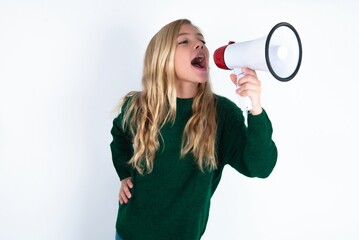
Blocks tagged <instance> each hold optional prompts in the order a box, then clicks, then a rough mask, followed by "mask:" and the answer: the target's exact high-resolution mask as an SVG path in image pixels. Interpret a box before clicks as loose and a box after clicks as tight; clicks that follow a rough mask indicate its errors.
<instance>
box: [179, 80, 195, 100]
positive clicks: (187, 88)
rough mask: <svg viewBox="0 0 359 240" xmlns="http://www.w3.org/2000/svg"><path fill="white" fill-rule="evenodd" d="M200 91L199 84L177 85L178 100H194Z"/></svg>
mask: <svg viewBox="0 0 359 240" xmlns="http://www.w3.org/2000/svg"><path fill="white" fill-rule="evenodd" d="M197 90H198V83H180V84H176V93H177V97H178V98H193V97H194V96H195V95H196V93H197Z"/></svg>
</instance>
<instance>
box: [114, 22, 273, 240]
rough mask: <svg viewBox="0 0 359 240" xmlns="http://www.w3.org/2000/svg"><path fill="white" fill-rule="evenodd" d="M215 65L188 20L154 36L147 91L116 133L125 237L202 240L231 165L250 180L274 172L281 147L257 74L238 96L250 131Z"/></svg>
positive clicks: (127, 104)
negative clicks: (215, 87)
mask: <svg viewBox="0 0 359 240" xmlns="http://www.w3.org/2000/svg"><path fill="white" fill-rule="evenodd" d="M208 59H209V52H208V49H207V47H206V45H205V40H204V37H203V35H202V34H201V32H200V31H199V29H198V28H197V27H195V26H194V25H192V24H191V22H190V21H189V20H186V19H180V20H177V21H174V22H171V23H169V24H167V25H166V26H164V27H163V28H162V29H161V30H160V31H159V32H158V33H157V34H156V35H155V36H154V37H153V38H152V39H151V41H150V43H149V45H148V47H147V50H146V54H145V59H144V69H143V76H142V84H143V90H142V91H141V92H132V93H129V94H128V95H127V96H125V98H124V100H123V104H122V109H121V113H120V114H119V116H118V117H117V118H116V119H115V120H114V121H113V128H112V130H111V134H112V135H113V141H112V143H111V151H112V158H113V164H114V166H115V169H116V171H117V173H118V175H119V177H120V179H121V187H120V193H119V201H120V204H119V210H118V215H117V222H116V232H117V234H116V238H117V239H125V240H137V239H138V240H144V239H147V240H151V239H153V240H162V239H166V240H167V239H171V240H176V239H181V240H183V239H185V240H198V239H200V238H201V236H202V235H203V233H204V231H205V229H206V224H207V220H208V214H209V208H210V200H211V197H212V195H213V193H214V192H215V190H216V188H217V186H218V184H219V181H220V179H221V174H222V171H223V168H224V166H225V165H227V164H228V165H230V166H231V167H233V168H234V169H236V170H237V171H238V172H239V173H241V174H244V175H245V176H248V177H259V178H266V177H267V176H269V174H270V173H271V172H272V170H273V168H274V166H275V164H276V160H277V149H276V146H275V144H274V142H273V141H272V139H271V136H272V126H271V123H270V120H269V119H268V117H267V114H266V113H265V111H264V110H263V109H262V107H261V103H260V92H261V84H260V81H259V80H258V79H257V76H256V73H255V71H253V70H251V69H243V71H244V72H245V74H246V75H245V76H244V77H242V78H241V79H240V80H239V85H240V87H239V88H238V89H237V90H236V92H237V93H238V94H240V95H241V96H249V97H250V98H251V100H252V104H253V108H252V110H251V113H250V114H249V116H248V128H247V127H246V125H245V123H244V117H243V115H242V111H241V110H240V109H239V108H238V107H237V106H236V104H234V103H233V102H231V101H229V100H228V99H226V98H224V97H221V96H218V95H215V94H214V93H213V92H212V90H211V87H210V83H209V81H208V79H209V67H208V63H209V60H208ZM230 77H231V80H232V81H233V82H234V83H237V79H236V75H234V74H231V76H230Z"/></svg>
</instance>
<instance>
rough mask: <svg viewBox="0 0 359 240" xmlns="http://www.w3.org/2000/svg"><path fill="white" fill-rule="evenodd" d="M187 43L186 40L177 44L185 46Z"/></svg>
mask: <svg viewBox="0 0 359 240" xmlns="http://www.w3.org/2000/svg"><path fill="white" fill-rule="evenodd" d="M187 43H188V40H183V41H180V42H179V43H178V44H179V45H181V44H187Z"/></svg>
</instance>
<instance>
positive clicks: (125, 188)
mask: <svg viewBox="0 0 359 240" xmlns="http://www.w3.org/2000/svg"><path fill="white" fill-rule="evenodd" d="M132 188H133V184H132V178H131V177H128V178H125V179H123V180H122V181H121V187H120V193H119V199H120V204H121V205H122V204H126V203H128V201H129V199H130V198H131V197H132V194H131V191H130V189H132Z"/></svg>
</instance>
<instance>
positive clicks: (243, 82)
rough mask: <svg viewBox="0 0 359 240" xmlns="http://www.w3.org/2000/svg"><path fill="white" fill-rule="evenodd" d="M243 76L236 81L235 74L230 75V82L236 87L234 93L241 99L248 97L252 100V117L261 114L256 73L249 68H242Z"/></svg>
mask: <svg viewBox="0 0 359 240" xmlns="http://www.w3.org/2000/svg"><path fill="white" fill-rule="evenodd" d="M241 70H242V72H243V73H244V76H243V77H241V78H240V79H239V80H237V75H236V74H231V75H230V78H231V80H232V82H233V83H234V84H235V85H236V86H237V87H238V88H237V89H236V93H237V94H238V95H240V96H242V97H245V96H249V97H250V98H251V100H252V110H251V113H252V115H258V114H260V113H261V112H262V105H261V102H260V96H261V89H262V88H261V81H259V79H258V78H257V73H256V72H255V71H254V70H252V69H250V68H242V69H241Z"/></svg>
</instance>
